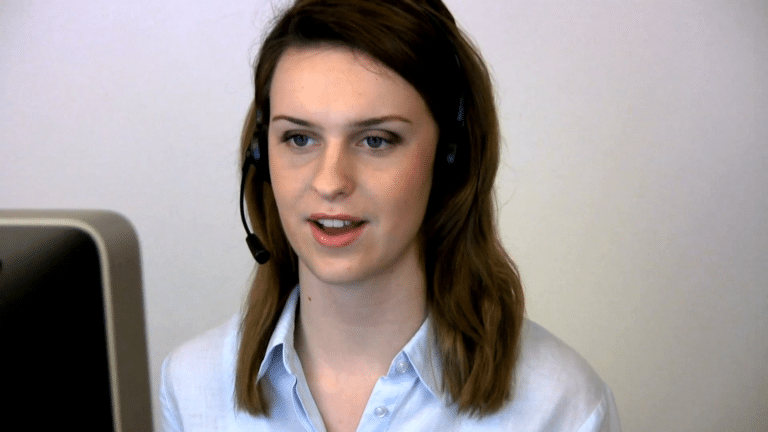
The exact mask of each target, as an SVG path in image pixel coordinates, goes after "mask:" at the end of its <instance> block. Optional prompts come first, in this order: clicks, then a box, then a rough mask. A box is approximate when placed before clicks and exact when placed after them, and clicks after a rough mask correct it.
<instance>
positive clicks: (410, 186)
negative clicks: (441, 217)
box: [383, 154, 433, 217]
mask: <svg viewBox="0 0 768 432" xmlns="http://www.w3.org/2000/svg"><path fill="white" fill-rule="evenodd" d="M427 156H430V155H428V154H427V155H418V156H417V157H414V158H412V159H410V160H409V161H408V162H407V165H406V166H405V167H403V168H402V169H400V170H399V171H398V172H397V173H396V174H395V175H394V176H393V177H392V178H391V179H390V181H389V182H388V184H387V185H386V187H385V188H383V192H384V193H386V195H387V198H388V199H389V200H390V201H391V202H392V203H393V204H395V205H396V206H397V207H398V208H401V209H405V210H406V211H407V212H408V213H413V214H414V215H419V216H420V217H421V216H422V215H421V214H420V212H423V211H424V210H426V206H427V200H428V199H429V193H430V191H431V189H432V164H433V162H432V158H429V157H427Z"/></svg>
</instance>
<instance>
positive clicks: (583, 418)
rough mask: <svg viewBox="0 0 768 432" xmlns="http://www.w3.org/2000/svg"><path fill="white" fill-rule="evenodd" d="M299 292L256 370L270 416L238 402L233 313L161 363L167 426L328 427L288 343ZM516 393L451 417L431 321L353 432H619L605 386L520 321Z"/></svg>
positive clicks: (569, 353) (190, 431)
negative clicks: (494, 405) (497, 406)
mask: <svg viewBox="0 0 768 432" xmlns="http://www.w3.org/2000/svg"><path fill="white" fill-rule="evenodd" d="M297 303H298V289H296V290H294V292H293V293H292V294H291V296H290V298H289V299H288V302H287V303H286V305H285V308H284V309H283V312H282V314H281V316H280V320H279V321H278V323H277V326H276V327H275V331H274V333H273V334H272V337H271V339H270V341H269V346H268V348H267V353H266V356H265V357H264V361H263V362H262V363H261V367H260V369H259V373H258V377H259V379H261V378H262V377H264V379H265V383H266V386H265V390H266V394H267V395H268V398H269V399H270V400H271V404H270V407H271V415H270V417H269V418H265V417H255V416H252V415H250V414H248V413H245V412H243V411H239V410H237V409H236V408H235V402H234V375H235V363H236V358H237V351H238V345H239V344H238V341H239V324H240V321H239V318H238V317H233V318H232V319H231V320H230V321H229V322H228V323H226V324H224V325H222V326H220V327H218V328H216V329H213V330H211V331H209V332H207V333H205V334H203V335H202V336H200V337H198V338H196V339H194V340H192V341H190V342H187V343H186V344H184V345H183V346H181V347H179V348H177V349H176V350H174V351H173V352H172V353H171V354H170V355H169V356H168V357H167V358H166V359H165V362H164V363H163V371H162V383H161V392H160V393H161V394H160V397H161V402H162V409H163V419H162V424H163V430H164V431H168V432H170V431H185V432H197V431H206V432H212V431H230V432H235V431H317V432H320V431H325V427H324V426H323V421H322V418H321V417H320V412H319V411H318V409H317V405H316V404H315V402H314V400H313V399H312V395H311V394H310V392H309V387H308V385H307V382H306V379H305V377H304V372H303V370H302V367H301V363H300V361H299V357H298V355H297V354H296V350H295V349H294V343H293V335H294V322H295V314H296V306H297ZM521 342H522V345H521V353H520V358H519V360H518V364H517V367H516V370H515V382H514V387H513V388H514V395H513V397H512V399H511V400H510V401H509V402H508V403H506V404H505V405H504V406H503V407H502V409H501V410H500V411H498V412H496V413H495V414H493V415H490V416H486V417H483V418H482V419H477V418H473V417H469V416H467V415H464V414H462V415H459V414H457V411H456V409H455V408H454V407H453V406H452V405H451V404H450V403H448V402H447V400H446V398H445V397H444V396H443V393H442V392H441V391H440V382H441V380H440V377H441V373H442V367H441V363H440V360H439V356H438V355H437V352H436V350H435V348H434V341H433V339H432V331H431V327H430V320H429V318H427V320H426V321H425V322H424V324H422V326H421V328H419V330H418V331H417V332H416V334H415V335H414V336H413V338H411V340H410V341H409V342H408V343H407V344H406V345H405V347H403V349H402V351H400V352H399V353H398V354H397V356H395V358H394V359H393V360H392V363H391V365H390V368H389V372H388V373H387V375H386V376H383V377H381V378H379V380H378V381H377V382H376V385H375V387H374V389H373V392H372V393H371V396H370V398H369V399H368V404H367V405H366V407H365V411H364V412H363V415H362V418H361V419H360V423H359V425H358V428H357V430H358V431H404V432H408V431H440V432H450V431H526V432H531V431H547V432H553V431H580V432H591V431H600V432H609V431H610V432H618V431H620V430H621V428H620V426H619V417H618V413H617V411H616V406H615V403H614V399H613V395H612V393H611V390H610V389H609V388H608V386H607V385H606V384H605V383H604V382H603V381H602V380H601V379H600V378H599V377H598V376H597V375H596V374H595V372H594V371H593V370H592V368H590V367H589V365H588V364H587V363H586V361H585V360H584V359H583V358H581V356H579V355H578V354H577V353H576V352H575V351H573V350H572V349H571V348H570V347H568V346H567V345H565V344H564V343H563V342H562V341H560V340H559V339H557V338H556V337H554V336H553V335H552V334H550V333H549V332H547V331H546V330H544V329H543V328H542V327H541V326H539V325H537V324H535V323H533V322H531V321H528V320H526V322H525V324H524V327H523V334H522V341H521Z"/></svg>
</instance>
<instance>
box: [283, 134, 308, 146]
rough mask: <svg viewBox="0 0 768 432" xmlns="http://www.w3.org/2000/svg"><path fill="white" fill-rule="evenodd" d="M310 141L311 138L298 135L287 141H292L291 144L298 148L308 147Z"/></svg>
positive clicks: (290, 137)
mask: <svg viewBox="0 0 768 432" xmlns="http://www.w3.org/2000/svg"><path fill="white" fill-rule="evenodd" d="M310 139H311V138H309V137H308V136H306V135H300V134H296V135H291V136H289V137H288V138H287V139H286V141H291V143H292V144H293V145H295V146H296V147H306V146H307V145H309V140H310Z"/></svg>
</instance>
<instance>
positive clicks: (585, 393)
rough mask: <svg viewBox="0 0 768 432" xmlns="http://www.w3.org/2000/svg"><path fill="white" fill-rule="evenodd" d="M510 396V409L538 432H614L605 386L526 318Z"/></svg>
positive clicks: (574, 355)
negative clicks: (525, 417) (526, 416)
mask: <svg viewBox="0 0 768 432" xmlns="http://www.w3.org/2000/svg"><path fill="white" fill-rule="evenodd" d="M513 392H514V396H513V398H512V403H511V406H510V408H512V411H516V412H518V413H528V414H529V415H530V416H532V418H531V421H532V422H535V423H537V425H539V426H541V427H542V429H540V430H574V431H575V430H595V431H598V430H606V431H607V430H610V431H614V430H618V415H617V414H616V408H615V404H614V401H613V395H612V394H611V391H610V389H609V388H608V386H607V385H606V384H605V382H603V380H602V379H600V377H599V376H598V375H597V373H596V372H595V371H594V370H593V369H592V367H591V366H590V365H589V363H587V361H586V360H585V359H584V358H583V357H582V356H581V355H579V354H578V353H577V352H576V351H575V350H574V349H573V348H571V347H570V346H568V345H567V344H566V343H565V342H563V341H561V340H560V339H558V338H557V337H556V336H554V335H553V334H552V333H550V332H549V331H547V330H546V329H544V328H543V327H542V326H540V325H538V324H536V323H535V322H533V321H530V320H526V321H525V324H524V326H523V332H522V336H521V344H520V354H519V358H518V362H517V366H516V370H515V383H514V388H513ZM589 424H592V425H593V427H586V426H587V425H589ZM537 430H539V429H537Z"/></svg>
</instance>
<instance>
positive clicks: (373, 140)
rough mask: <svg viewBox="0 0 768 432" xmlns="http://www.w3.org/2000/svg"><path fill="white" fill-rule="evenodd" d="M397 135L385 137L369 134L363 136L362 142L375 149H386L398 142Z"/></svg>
mask: <svg viewBox="0 0 768 432" xmlns="http://www.w3.org/2000/svg"><path fill="white" fill-rule="evenodd" d="M397 142H398V139H397V137H391V138H390V137H383V136H379V135H369V136H367V137H365V138H363V141H362V144H363V145H364V146H366V147H368V148H370V149H373V150H384V149H386V148H388V147H391V146H393V145H395V144H397Z"/></svg>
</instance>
